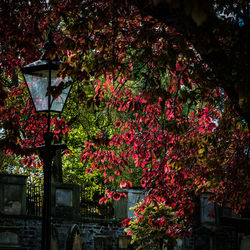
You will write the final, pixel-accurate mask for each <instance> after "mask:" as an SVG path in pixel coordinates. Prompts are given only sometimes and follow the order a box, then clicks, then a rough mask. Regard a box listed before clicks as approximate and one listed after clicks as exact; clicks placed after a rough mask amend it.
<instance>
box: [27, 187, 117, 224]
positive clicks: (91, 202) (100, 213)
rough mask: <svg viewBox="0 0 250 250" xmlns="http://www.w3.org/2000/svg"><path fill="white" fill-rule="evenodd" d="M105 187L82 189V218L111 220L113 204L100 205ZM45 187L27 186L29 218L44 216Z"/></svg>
mask: <svg viewBox="0 0 250 250" xmlns="http://www.w3.org/2000/svg"><path fill="white" fill-rule="evenodd" d="M104 193H105V189H104V188H103V187H95V188H93V187H87V186H82V187H80V216H81V217H85V218H98V219H111V218H113V216H114V208H113V204H112V203H111V202H108V203H106V204H99V199H100V198H101V197H103V196H104ZM42 200H43V186H42V185H41V184H32V183H28V184H27V190H26V210H27V215H29V216H42Z"/></svg>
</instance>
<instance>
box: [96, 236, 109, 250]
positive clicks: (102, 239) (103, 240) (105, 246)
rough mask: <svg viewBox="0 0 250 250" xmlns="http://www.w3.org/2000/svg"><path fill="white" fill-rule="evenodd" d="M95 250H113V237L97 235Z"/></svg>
mask: <svg viewBox="0 0 250 250" xmlns="http://www.w3.org/2000/svg"><path fill="white" fill-rule="evenodd" d="M94 245H95V248H94V249H95V250H111V249H112V237H111V236H110V235H101V234H100V235H96V236H95V238H94Z"/></svg>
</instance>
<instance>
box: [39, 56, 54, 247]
mask: <svg viewBox="0 0 250 250" xmlns="http://www.w3.org/2000/svg"><path fill="white" fill-rule="evenodd" d="M49 65H50V60H49ZM50 87H51V70H49V79H48V88H50ZM50 108H51V95H48V118H47V119H48V120H47V132H46V133H44V136H43V137H44V141H45V148H44V152H43V151H41V152H40V156H41V158H42V159H43V162H44V166H43V174H44V178H43V180H44V184H43V185H44V194H43V195H44V196H43V217H42V242H41V246H42V249H41V250H50V247H51V168H52V159H53V156H54V155H53V150H52V148H51V142H52V138H53V134H52V133H51V132H50V120H51V115H50Z"/></svg>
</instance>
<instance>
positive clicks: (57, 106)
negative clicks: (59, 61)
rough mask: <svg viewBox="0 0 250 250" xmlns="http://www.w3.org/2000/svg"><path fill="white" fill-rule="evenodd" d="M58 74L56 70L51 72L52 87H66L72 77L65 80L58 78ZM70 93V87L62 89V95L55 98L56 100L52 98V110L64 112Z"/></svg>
mask: <svg viewBox="0 0 250 250" xmlns="http://www.w3.org/2000/svg"><path fill="white" fill-rule="evenodd" d="M56 73H57V72H56V70H53V71H52V72H51V85H52V86H58V85H59V84H60V83H61V84H63V85H65V84H66V83H67V82H68V81H70V80H71V78H70V77H65V78H64V79H63V78H61V77H57V75H56ZM63 85H62V86H63ZM69 91H70V86H68V87H67V88H64V89H62V92H61V94H60V95H59V96H58V97H57V98H55V99H53V98H51V100H52V102H51V110H52V111H55V112H62V110H63V107H64V104H65V102H66V99H67V96H68V94H69Z"/></svg>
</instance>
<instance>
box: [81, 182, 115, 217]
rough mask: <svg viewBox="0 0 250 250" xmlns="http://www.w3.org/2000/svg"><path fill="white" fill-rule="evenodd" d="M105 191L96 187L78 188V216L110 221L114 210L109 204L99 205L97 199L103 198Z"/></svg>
mask: <svg viewBox="0 0 250 250" xmlns="http://www.w3.org/2000/svg"><path fill="white" fill-rule="evenodd" d="M104 193H105V189H104V188H103V187H98V188H95V189H93V187H86V186H85V187H84V186H82V187H81V188H80V214H81V216H82V217H88V218H100V219H111V218H113V216H114V208H113V204H112V203H111V202H108V203H106V204H104V203H103V204H99V199H100V198H102V197H103V196H104Z"/></svg>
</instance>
